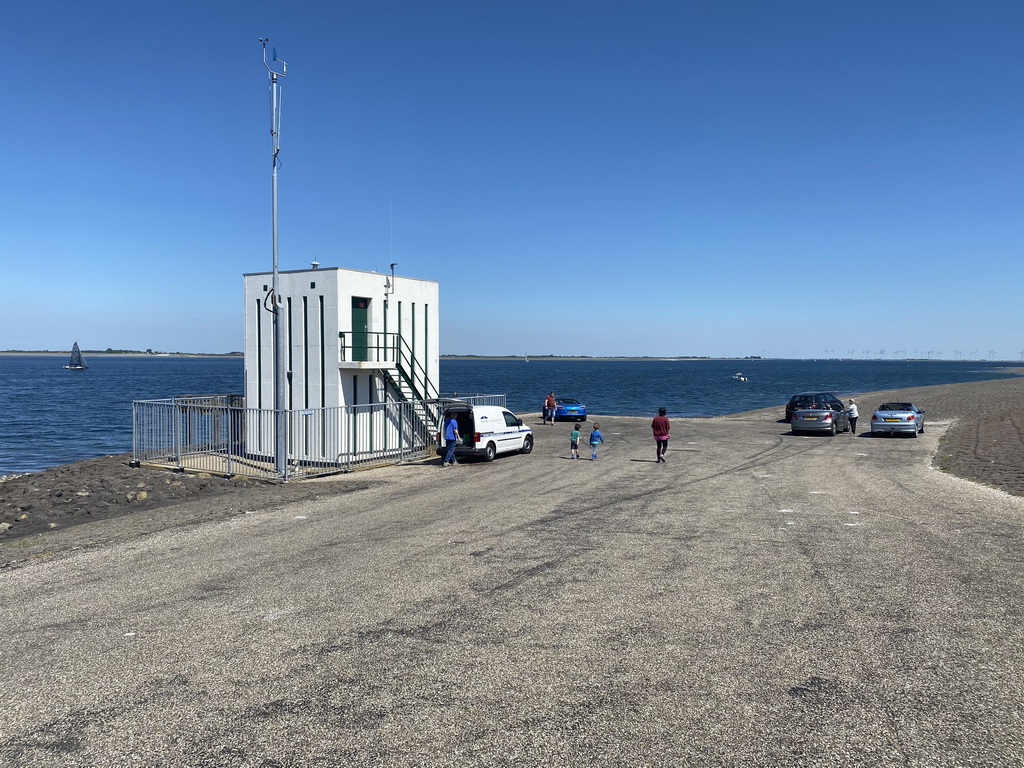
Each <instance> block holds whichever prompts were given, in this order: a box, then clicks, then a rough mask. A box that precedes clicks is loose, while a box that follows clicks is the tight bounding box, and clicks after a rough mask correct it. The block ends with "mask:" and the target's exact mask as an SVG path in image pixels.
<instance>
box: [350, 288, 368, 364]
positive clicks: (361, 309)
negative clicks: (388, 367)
mask: <svg viewBox="0 0 1024 768" xmlns="http://www.w3.org/2000/svg"><path fill="white" fill-rule="evenodd" d="M369 332H370V300H369V299H364V298H361V297H359V296H353V297H352V359H353V360H357V361H365V360H369V359H370V357H369V354H370V343H369V342H370V339H369V337H370V333H369Z"/></svg>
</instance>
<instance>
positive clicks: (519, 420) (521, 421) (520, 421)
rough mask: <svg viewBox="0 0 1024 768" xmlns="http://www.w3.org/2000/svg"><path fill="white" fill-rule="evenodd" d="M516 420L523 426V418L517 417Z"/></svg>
mask: <svg viewBox="0 0 1024 768" xmlns="http://www.w3.org/2000/svg"><path fill="white" fill-rule="evenodd" d="M516 421H518V422H519V426H520V427H521V426H523V420H522V419H516Z"/></svg>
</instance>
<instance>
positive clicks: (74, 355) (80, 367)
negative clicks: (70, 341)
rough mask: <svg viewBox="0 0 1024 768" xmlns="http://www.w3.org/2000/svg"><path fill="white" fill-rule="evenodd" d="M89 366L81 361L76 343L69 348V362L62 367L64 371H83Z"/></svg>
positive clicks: (80, 352) (80, 351)
mask: <svg viewBox="0 0 1024 768" xmlns="http://www.w3.org/2000/svg"><path fill="white" fill-rule="evenodd" d="M88 367H89V366H88V365H86V364H85V360H83V359H82V350H80V349H79V348H78V342H77V341H76V342H75V346H73V347H72V348H71V360H70V361H68V364H67V365H65V366H64V370H65V371H84V370H85V369H86V368H88Z"/></svg>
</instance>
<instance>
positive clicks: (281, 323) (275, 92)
mask: <svg viewBox="0 0 1024 768" xmlns="http://www.w3.org/2000/svg"><path fill="white" fill-rule="evenodd" d="M260 42H261V43H262V44H263V66H264V67H265V68H266V70H267V74H268V75H269V77H270V138H271V141H272V144H273V154H272V156H271V160H272V167H273V173H272V182H271V189H272V192H271V219H272V223H271V236H272V238H273V252H274V275H273V280H272V282H271V293H272V294H273V302H272V310H271V311H272V312H273V313H274V469H275V471H276V472H277V474H278V475H279V476H280V477H281V479H282V480H285V481H287V480H288V411H287V409H286V408H285V403H286V400H285V395H286V392H287V387H288V371H287V370H286V369H285V366H286V364H287V342H286V339H285V332H286V330H287V328H286V325H285V318H284V307H285V303H284V300H283V299H282V298H281V278H280V276H279V274H278V271H277V166H278V162H279V155H280V153H281V85H280V83H278V78H279V77H281V78H283V77H284V76H285V75H286V73H287V71H288V63H287V62H285V61H281V60H280V59H278V58H277V51H274V50H273V49H271V51H272V56H273V61H275V62H278V63H280V64H281V71H280V72H277V71H275V70H274V69H272V68H271V66H270V63H269V62H268V61H267V43H268V42H270V41H269V40H268V39H267V38H265V37H263V38H260Z"/></svg>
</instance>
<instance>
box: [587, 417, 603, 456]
mask: <svg viewBox="0 0 1024 768" xmlns="http://www.w3.org/2000/svg"><path fill="white" fill-rule="evenodd" d="M600 426H601V425H600V424H598V423H597V422H596V421H595V422H594V428H593V429H592V430H591V432H590V450H591V451H593V452H594V455H593V456H591V457H590V460H591V461H597V446H598V444H599V443H603V442H604V438H603V437H601V430H600V429H599V427H600Z"/></svg>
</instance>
